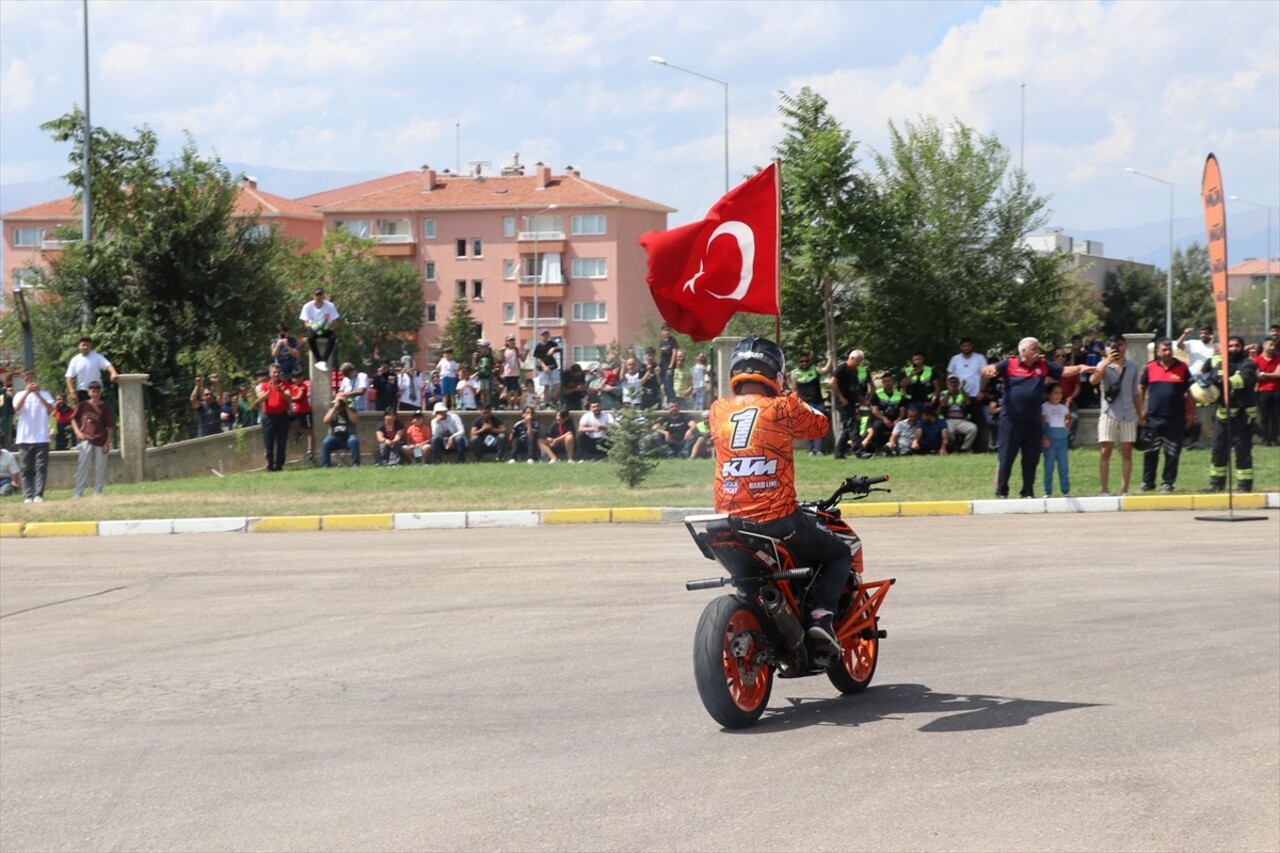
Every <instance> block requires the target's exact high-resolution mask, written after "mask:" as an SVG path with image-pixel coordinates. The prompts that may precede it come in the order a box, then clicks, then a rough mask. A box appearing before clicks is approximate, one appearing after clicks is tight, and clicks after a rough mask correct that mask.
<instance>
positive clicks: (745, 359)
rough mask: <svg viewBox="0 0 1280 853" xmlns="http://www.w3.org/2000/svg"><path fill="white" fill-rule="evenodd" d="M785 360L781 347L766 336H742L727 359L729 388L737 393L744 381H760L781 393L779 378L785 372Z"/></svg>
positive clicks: (776, 392) (774, 391)
mask: <svg viewBox="0 0 1280 853" xmlns="http://www.w3.org/2000/svg"><path fill="white" fill-rule="evenodd" d="M786 365H787V360H786V357H785V356H783V354H782V349H781V348H780V347H779V346H778V345H777V344H775V343H774V342H773V341H771V340H769V339H768V338H743V339H742V340H741V341H740V342H739V343H738V345H737V346H736V347H734V348H733V356H732V357H731V358H730V359H729V388H730V389H731V390H732V391H733V393H735V394H736V393H738V386H739V385H740V384H741V383H744V382H761V383H763V384H765V385H767V386H769V387H770V388H772V389H773V393H774V394H778V393H781V391H782V384H781V381H780V378H781V376H782V374H783V373H785V372H786Z"/></svg>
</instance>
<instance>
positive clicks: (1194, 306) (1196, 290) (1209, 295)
mask: <svg viewBox="0 0 1280 853" xmlns="http://www.w3.org/2000/svg"><path fill="white" fill-rule="evenodd" d="M1213 321H1214V311H1213V279H1212V277H1211V276H1210V275H1209V250H1208V249H1207V248H1205V247H1204V246H1202V245H1200V244H1199V243H1192V244H1191V245H1190V246H1187V248H1186V249H1177V250H1175V251H1174V253H1173V333H1174V335H1177V334H1179V333H1180V332H1181V331H1182V330H1183V329H1185V328H1187V327H1188V326H1193V327H1196V328H1199V327H1200V326H1203V325H1204V324H1206V323H1212V322H1213Z"/></svg>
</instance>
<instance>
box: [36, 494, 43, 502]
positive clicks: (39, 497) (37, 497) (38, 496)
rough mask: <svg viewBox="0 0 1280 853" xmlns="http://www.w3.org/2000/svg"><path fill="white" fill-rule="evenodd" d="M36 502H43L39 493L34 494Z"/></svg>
mask: <svg viewBox="0 0 1280 853" xmlns="http://www.w3.org/2000/svg"><path fill="white" fill-rule="evenodd" d="M36 503H38V504H42V503H44V498H43V497H41V496H40V495H36Z"/></svg>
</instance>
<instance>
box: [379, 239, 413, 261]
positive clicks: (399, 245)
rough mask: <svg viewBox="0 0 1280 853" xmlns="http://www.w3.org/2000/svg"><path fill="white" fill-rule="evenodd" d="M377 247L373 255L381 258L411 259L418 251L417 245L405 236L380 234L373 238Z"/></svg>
mask: <svg viewBox="0 0 1280 853" xmlns="http://www.w3.org/2000/svg"><path fill="white" fill-rule="evenodd" d="M373 239H374V240H376V241H377V243H378V245H376V246H374V247H373V253H374V254H375V255H378V256H379V257H383V258H412V257H413V256H414V254H415V253H416V252H417V251H418V244H417V243H415V242H413V237H412V236H410V235H406V234H381V235H378V236H375V237H374V238H373Z"/></svg>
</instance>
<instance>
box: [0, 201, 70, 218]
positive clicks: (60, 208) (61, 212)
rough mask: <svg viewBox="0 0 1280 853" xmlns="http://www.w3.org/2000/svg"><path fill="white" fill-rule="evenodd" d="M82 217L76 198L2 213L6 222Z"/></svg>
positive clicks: (44, 202)
mask: <svg viewBox="0 0 1280 853" xmlns="http://www.w3.org/2000/svg"><path fill="white" fill-rule="evenodd" d="M80 216H81V213H80V203H79V202H78V201H76V200H75V197H74V196H67V197H66V198H57V199H54V200H53V201H42V202H40V203H39V204H33V205H31V206H30V207H23V208H20V209H18V210H11V211H9V212H8V213H0V219H3V220H5V221H6V222H9V221H11V220H15V219H68V220H79V219H80Z"/></svg>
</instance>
